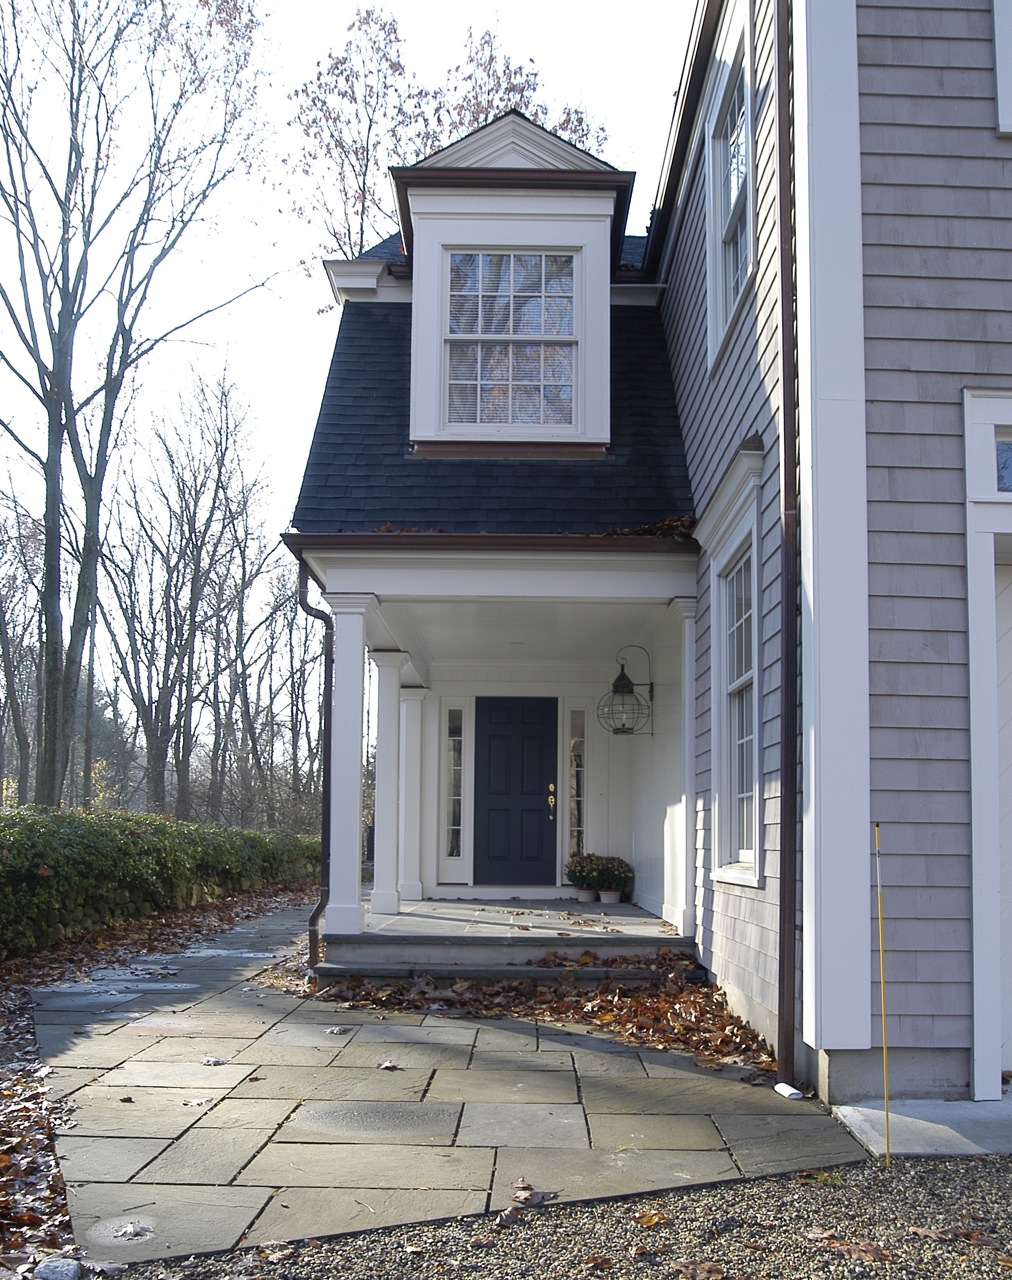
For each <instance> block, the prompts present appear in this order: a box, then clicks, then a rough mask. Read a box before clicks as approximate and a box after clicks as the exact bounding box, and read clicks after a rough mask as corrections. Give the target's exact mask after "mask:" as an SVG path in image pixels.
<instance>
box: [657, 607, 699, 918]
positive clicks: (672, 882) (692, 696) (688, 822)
mask: <svg viewBox="0 0 1012 1280" xmlns="http://www.w3.org/2000/svg"><path fill="white" fill-rule="evenodd" d="M675 603H676V605H677V608H678V612H679V614H681V619H682V637H681V639H682V672H681V685H682V691H681V696H682V721H681V739H682V741H681V754H680V756H679V759H680V761H681V775H682V776H681V779H680V784H679V785H680V790H681V793H682V802H681V806H680V811H679V813H678V815H677V823H676V826H675V828H674V830H673V832H672V836H673V838H672V848H671V851H670V856H668V857H667V858H665V864H664V919H665V920H668V921H670V922H671V923H672V924H673V925H674V926H675V927H676V928H677V929H678V932H679V933H680V934H681V935H682V937H683V938H691V937H693V936H694V935H695V932H696V599H695V597H694V596H692V597H685V596H679V597H678V598H677V600H676V602H675Z"/></svg>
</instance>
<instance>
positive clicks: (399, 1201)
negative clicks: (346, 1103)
mask: <svg viewBox="0 0 1012 1280" xmlns="http://www.w3.org/2000/svg"><path fill="white" fill-rule="evenodd" d="M487 1199H488V1193H487V1192H485V1191H484V1190H483V1191H429V1190H425V1191H417V1190H415V1191H388V1190H384V1189H382V1188H370V1189H364V1188H363V1189H361V1190H356V1191H342V1190H331V1189H330V1188H328V1189H327V1190H326V1191H322V1190H320V1189H319V1188H316V1187H290V1188H289V1187H283V1188H282V1189H281V1191H280V1193H279V1194H278V1195H277V1196H275V1197H274V1199H273V1200H272V1201H271V1202H270V1206H269V1207H268V1209H267V1210H266V1212H265V1213H264V1214H263V1216H262V1217H260V1218H258V1219H257V1221H256V1222H255V1223H254V1224H253V1226H252V1228H251V1229H250V1232H249V1234H248V1236H247V1237H246V1240H245V1242H244V1243H246V1244H263V1243H265V1242H266V1241H268V1240H299V1239H302V1238H304V1237H313V1236H323V1235H332V1234H335V1233H339V1232H344V1231H367V1230H369V1229H370V1228H375V1227H393V1226H398V1225H400V1223H402V1222H427V1221H438V1220H439V1219H440V1218H459V1217H462V1216H463V1215H465V1214H471V1213H484V1211H485V1205H486V1201H487Z"/></svg>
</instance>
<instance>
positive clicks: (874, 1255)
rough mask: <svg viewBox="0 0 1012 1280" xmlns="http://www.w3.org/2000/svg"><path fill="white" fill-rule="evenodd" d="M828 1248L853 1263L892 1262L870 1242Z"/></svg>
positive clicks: (848, 1242) (841, 1243) (832, 1244)
mask: <svg viewBox="0 0 1012 1280" xmlns="http://www.w3.org/2000/svg"><path fill="white" fill-rule="evenodd" d="M826 1248H827V1249H832V1251H833V1252H834V1253H838V1254H840V1255H841V1256H842V1257H844V1258H849V1259H850V1260H851V1261H852V1262H892V1256H891V1255H890V1254H889V1253H887V1252H886V1251H885V1249H883V1248H882V1246H881V1245H880V1244H873V1243H872V1241H870V1240H832V1241H829V1242H828V1243H827V1245H826ZM721 1274H723V1272H722V1273H721Z"/></svg>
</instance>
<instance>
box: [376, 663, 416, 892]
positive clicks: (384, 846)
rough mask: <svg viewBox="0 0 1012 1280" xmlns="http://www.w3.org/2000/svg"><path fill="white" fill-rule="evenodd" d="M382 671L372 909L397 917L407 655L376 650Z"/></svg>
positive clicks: (378, 726)
mask: <svg viewBox="0 0 1012 1280" xmlns="http://www.w3.org/2000/svg"><path fill="white" fill-rule="evenodd" d="M369 656H370V657H371V658H372V660H373V662H374V663H375V664H376V667H377V670H378V671H379V687H378V691H377V698H376V816H375V831H374V841H375V843H374V846H373V847H374V850H375V862H374V864H373V890H372V898H371V901H372V909H373V911H374V912H377V913H379V914H380V915H396V914H397V912H398V911H400V909H401V899H400V894H399V893H398V892H397V880H398V867H397V860H398V850H397V834H398V825H399V823H398V808H399V806H398V797H399V793H400V778H401V751H400V741H401V667H403V666H404V663H405V661H406V660H407V656H408V655H407V654H406V653H400V652H398V651H397V650H396V649H394V650H382V649H381V650H374V651H373V652H372V653H371V654H370V655H369Z"/></svg>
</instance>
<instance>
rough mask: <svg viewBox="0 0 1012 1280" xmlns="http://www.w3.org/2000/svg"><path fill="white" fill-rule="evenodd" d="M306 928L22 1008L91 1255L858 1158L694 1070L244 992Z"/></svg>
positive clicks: (42, 993)
mask: <svg viewBox="0 0 1012 1280" xmlns="http://www.w3.org/2000/svg"><path fill="white" fill-rule="evenodd" d="M304 929H305V916H304V913H296V912H284V913H280V914H276V915H273V916H269V917H266V918H264V919H262V920H259V921H256V922H253V923H249V924H246V925H244V926H242V927H241V928H238V929H236V930H234V931H232V932H230V933H228V934H227V935H223V936H221V937H219V938H218V939H216V940H215V942H214V943H213V945H203V946H199V947H195V948H194V949H192V950H191V951H187V952H183V953H180V954H178V955H173V956H171V957H156V958H152V957H148V956H145V957H143V958H141V959H140V960H138V962H137V964H136V965H135V966H132V967H131V968H129V969H127V970H124V969H119V970H115V971H114V970H108V971H105V972H102V973H98V974H96V975H94V976H93V977H92V978H91V979H89V980H88V981H87V982H81V983H77V984H64V985H60V986H57V987H50V988H46V989H42V990H39V991H37V992H36V994H35V1002H36V1009H35V1016H36V1028H37V1036H38V1041H39V1048H40V1051H41V1054H42V1057H43V1059H44V1060H45V1062H46V1063H47V1064H48V1065H49V1066H50V1067H51V1068H52V1073H51V1074H50V1075H49V1077H48V1081H47V1083H48V1084H49V1085H50V1086H51V1087H52V1090H53V1093H54V1094H59V1095H68V1096H69V1098H70V1100H71V1101H72V1102H73V1103H74V1105H75V1108H76V1109H75V1110H74V1111H73V1113H72V1115H71V1117H70V1119H69V1121H68V1123H67V1125H66V1127H64V1128H63V1129H62V1130H61V1131H60V1132H59V1135H58V1151H59V1157H60V1162H61V1166H62V1169H63V1173H64V1176H65V1178H66V1181H67V1185H68V1197H69V1204H70V1212H71V1216H72V1220H73V1224H74V1230H75V1233H76V1237H77V1241H78V1243H79V1245H80V1246H81V1247H82V1249H83V1250H84V1251H85V1253H86V1254H87V1256H88V1257H90V1258H92V1259H103V1260H115V1261H120V1262H126V1261H132V1260H138V1259H148V1258H158V1257H168V1256H181V1255H182V1256H185V1255H189V1254H191V1253H198V1252H202V1251H210V1250H222V1249H228V1248H231V1247H233V1246H236V1245H238V1244H249V1245H254V1244H259V1243H263V1242H265V1241H269V1240H286V1239H290V1240H294V1239H301V1238H304V1237H314V1236H321V1235H329V1234H334V1233H340V1232H350V1231H359V1230H362V1229H366V1228H370V1227H380V1226H388V1225H396V1224H402V1223H408V1222H418V1221H424V1220H430V1219H438V1218H445V1217H453V1216H457V1215H461V1214H485V1213H489V1212H496V1211H498V1210H500V1209H502V1208H505V1207H506V1206H507V1205H508V1204H509V1203H510V1197H511V1194H512V1188H511V1183H512V1182H513V1180H514V1179H516V1178H517V1177H519V1176H521V1175H523V1176H524V1177H525V1178H527V1179H528V1180H529V1181H530V1182H531V1183H533V1185H534V1186H535V1187H536V1188H538V1189H539V1190H544V1191H555V1192H557V1193H558V1199H559V1200H560V1201H565V1200H579V1199H588V1198H593V1197H604V1196H618V1195H625V1194H629V1193H634V1192H649V1191H652V1190H659V1189H662V1188H670V1187H680V1186H688V1185H693V1184H697V1185H698V1184H701V1183H710V1182H718V1181H725V1180H730V1179H736V1178H742V1177H748V1176H753V1175H759V1174H768V1173H777V1172H786V1171H790V1170H797V1169H806V1168H811V1167H817V1166H826V1165H832V1164H840V1163H846V1162H851V1161H855V1160H860V1159H862V1158H864V1157H865V1152H864V1151H863V1149H862V1148H861V1147H860V1146H859V1145H858V1144H857V1143H856V1142H855V1141H854V1139H853V1138H851V1137H850V1136H849V1135H848V1134H847V1132H846V1131H845V1130H844V1129H843V1128H842V1127H841V1126H840V1125H839V1124H837V1122H836V1121H835V1120H833V1119H832V1118H831V1117H830V1116H828V1115H827V1114H826V1113H825V1112H824V1110H823V1109H822V1108H821V1107H819V1106H818V1105H817V1104H815V1103H812V1102H805V1101H803V1102H790V1101H787V1100H785V1099H783V1098H781V1097H780V1096H778V1095H777V1094H776V1093H774V1092H773V1090H772V1089H771V1088H769V1087H768V1086H766V1087H753V1086H751V1085H749V1084H747V1083H745V1081H744V1079H743V1077H744V1075H745V1074H746V1073H745V1072H744V1071H742V1070H740V1069H738V1068H731V1067H725V1068H723V1069H721V1070H717V1071H713V1070H708V1069H705V1068H702V1067H699V1066H696V1065H694V1063H693V1061H692V1059H691V1058H690V1057H688V1056H686V1055H682V1054H678V1053H670V1052H664V1051H658V1050H646V1049H635V1048H632V1047H630V1046H627V1045H623V1044H620V1043H618V1042H616V1041H614V1040H612V1039H610V1038H608V1037H607V1036H606V1035H603V1034H596V1033H590V1032H586V1031H582V1030H580V1029H578V1028H566V1029H559V1028H557V1027H552V1026H548V1025H545V1024H536V1023H534V1022H530V1021H524V1020H521V1019H514V1018H497V1019H473V1018H456V1017H451V1016H446V1015H441V1014H438V1013H429V1014H425V1013H418V1014H401V1013H388V1014H380V1013H374V1012H367V1011H362V1010H346V1009H341V1008H339V1007H338V1006H337V1005H335V1004H333V1003H325V1002H322V1001H314V1000H311V999H308V1000H307V999H299V998H298V997H295V996H288V995H284V994H281V993H279V992H277V991H275V990H272V989H270V988H267V987H260V986H258V985H257V984H256V982H255V977H256V975H257V973H259V972H260V971H261V970H262V969H264V968H265V967H266V966H267V965H268V964H269V963H270V962H271V961H272V960H273V959H274V958H275V957H276V956H278V955H279V954H281V953H284V952H286V951H291V950H293V949H295V948H302V949H303V950H304V949H305V937H304Z"/></svg>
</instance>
